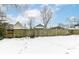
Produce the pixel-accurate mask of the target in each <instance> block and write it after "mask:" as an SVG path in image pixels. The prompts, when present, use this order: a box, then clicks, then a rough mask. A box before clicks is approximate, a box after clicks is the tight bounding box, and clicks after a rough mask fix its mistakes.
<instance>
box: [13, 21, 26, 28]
mask: <svg viewBox="0 0 79 59" xmlns="http://www.w3.org/2000/svg"><path fill="white" fill-rule="evenodd" d="M14 29H26V27H24V26H23V25H22V24H21V23H20V22H17V23H16V24H15V25H14Z"/></svg>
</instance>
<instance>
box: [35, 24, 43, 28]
mask: <svg viewBox="0 0 79 59" xmlns="http://www.w3.org/2000/svg"><path fill="white" fill-rule="evenodd" d="M34 28H44V26H43V25H42V24H38V25H36V26H35V27H34Z"/></svg>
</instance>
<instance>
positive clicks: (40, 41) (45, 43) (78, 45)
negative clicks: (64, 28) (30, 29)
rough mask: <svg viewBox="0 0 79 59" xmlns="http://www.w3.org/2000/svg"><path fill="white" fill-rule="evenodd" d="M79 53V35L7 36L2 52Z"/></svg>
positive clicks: (0, 46) (0, 43) (0, 47)
mask: <svg viewBox="0 0 79 59" xmlns="http://www.w3.org/2000/svg"><path fill="white" fill-rule="evenodd" d="M30 53H31V54H41V53H42V54H76V53H78V54H79V35H70V36H51V37H36V38H28V37H24V38H12V39H9V38H5V39H3V40H1V41H0V54H30Z"/></svg>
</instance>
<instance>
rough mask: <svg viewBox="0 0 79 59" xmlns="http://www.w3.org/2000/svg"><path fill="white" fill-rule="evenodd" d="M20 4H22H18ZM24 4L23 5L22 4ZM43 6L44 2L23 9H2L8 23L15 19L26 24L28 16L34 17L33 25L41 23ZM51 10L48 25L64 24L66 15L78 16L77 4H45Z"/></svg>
mask: <svg viewBox="0 0 79 59" xmlns="http://www.w3.org/2000/svg"><path fill="white" fill-rule="evenodd" d="M20 6H22V5H20ZM24 6H25V5H24ZM44 6H45V4H31V5H28V8H27V7H25V9H24V10H20V9H16V8H14V7H12V6H9V8H8V11H5V9H6V8H5V7H7V5H6V6H5V7H2V9H3V10H4V11H5V12H6V14H7V15H8V17H9V18H11V20H9V22H10V23H13V24H15V23H16V22H17V21H20V22H21V23H22V24H23V25H24V24H26V25H27V26H28V21H29V19H28V17H29V16H32V17H35V20H34V26H35V25H37V24H40V23H41V24H42V22H41V19H40V10H41V9H42V8H43V7H44ZM47 6H48V7H49V8H50V9H51V10H52V12H53V15H52V19H51V20H50V22H49V24H48V26H55V25H57V24H59V23H63V24H66V23H68V21H67V18H68V17H74V16H77V17H79V5H78V4H69V5H68V4H67V5H66V4H49V5H47Z"/></svg>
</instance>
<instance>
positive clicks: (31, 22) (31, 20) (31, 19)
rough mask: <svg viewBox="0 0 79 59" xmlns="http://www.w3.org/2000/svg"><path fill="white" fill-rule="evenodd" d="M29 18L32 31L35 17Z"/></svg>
mask: <svg viewBox="0 0 79 59" xmlns="http://www.w3.org/2000/svg"><path fill="white" fill-rule="evenodd" d="M28 18H29V23H28V25H29V28H30V29H32V28H33V20H34V17H28Z"/></svg>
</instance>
